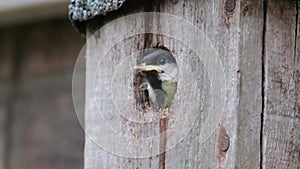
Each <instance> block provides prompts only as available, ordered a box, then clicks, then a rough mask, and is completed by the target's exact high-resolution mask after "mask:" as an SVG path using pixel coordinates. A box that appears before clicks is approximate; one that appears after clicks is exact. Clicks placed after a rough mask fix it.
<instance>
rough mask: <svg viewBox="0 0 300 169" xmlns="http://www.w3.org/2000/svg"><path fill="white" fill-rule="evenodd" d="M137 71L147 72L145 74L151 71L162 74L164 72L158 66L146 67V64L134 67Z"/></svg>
mask: <svg viewBox="0 0 300 169" xmlns="http://www.w3.org/2000/svg"><path fill="white" fill-rule="evenodd" d="M134 69H135V70H141V71H145V72H149V71H153V70H155V71H157V72H158V73H162V72H163V70H162V69H161V68H160V67H158V66H154V65H145V64H144V63H142V64H139V65H137V66H134Z"/></svg>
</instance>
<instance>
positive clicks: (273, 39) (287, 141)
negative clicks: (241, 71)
mask: <svg viewBox="0 0 300 169" xmlns="http://www.w3.org/2000/svg"><path fill="white" fill-rule="evenodd" d="M266 12H267V17H266V35H265V63H264V65H265V99H264V105H265V107H264V122H263V126H264V129H263V134H264V135H263V165H262V166H263V168H299V167H300V153H299V152H300V110H299V107H300V101H299V85H300V83H299V79H300V55H299V19H298V18H299V6H298V7H297V5H296V3H295V1H280V0H276V1H267V11H266Z"/></svg>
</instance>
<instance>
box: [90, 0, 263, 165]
mask: <svg viewBox="0 0 300 169" xmlns="http://www.w3.org/2000/svg"><path fill="white" fill-rule="evenodd" d="M225 4H226V2H225V1H217V0H214V1H207V0H200V1H197V0H191V1H184V0H180V1H172V0H166V1H154V2H152V3H149V4H140V5H141V6H144V9H146V10H150V11H160V12H165V13H170V14H174V15H177V16H179V17H182V18H184V19H186V20H187V21H189V22H190V23H192V24H194V25H195V26H196V27H197V28H198V29H199V30H201V31H202V32H203V33H204V35H205V36H206V37H207V38H208V39H209V40H210V41H211V43H212V45H213V46H214V47H215V49H216V50H217V52H218V53H219V56H220V60H221V63H222V65H223V67H224V69H223V71H224V74H225V79H226V83H227V87H226V96H225V98H226V103H225V106H224V109H223V112H220V113H221V115H220V116H219V117H217V118H215V121H217V125H216V127H215V128H214V129H213V132H212V133H210V134H209V135H208V136H207V138H206V139H205V140H204V141H203V140H201V138H202V136H201V131H202V129H203V128H205V127H206V125H207V124H205V122H207V121H209V120H211V119H210V118H209V117H210V116H209V114H207V113H206V111H205V109H206V108H208V107H209V104H207V102H208V103H209V102H210V99H211V97H212V96H211V95H210V94H211V93H207V92H208V91H211V90H216V89H214V88H210V86H209V85H208V84H210V83H211V82H210V78H211V77H209V75H207V72H206V71H207V70H206V69H205V66H204V64H203V62H202V61H201V60H199V59H198V60H197V57H195V55H196V54H195V51H193V50H191V49H190V48H189V47H188V45H189V44H187V45H185V44H183V43H182V42H180V41H177V40H176V39H174V38H171V37H168V36H162V35H155V34H154V35H151V34H145V35H139V36H133V37H132V38H128V39H125V40H124V41H122V42H121V43H120V44H117V45H116V46H114V48H113V49H112V51H115V52H111V53H108V54H107V57H106V59H103V60H102V61H103V62H102V63H100V64H99V63H98V62H97V59H98V58H97V53H99V52H101V51H104V50H105V49H104V48H105V47H108V46H110V45H111V44H110V43H112V42H114V41H115V40H116V39H118V38H119V37H118V34H119V33H120V32H121V31H123V30H124V29H125V27H126V28H127V27H130V25H127V24H128V23H127V24H126V23H123V25H122V26H120V27H111V28H110V29H107V30H104V31H102V32H100V33H99V34H98V35H99V36H97V37H95V36H94V37H92V42H93V43H88V44H87V47H88V50H87V54H88V57H87V81H89V80H92V79H93V78H94V77H93V74H95V73H96V71H97V69H98V67H97V66H99V65H100V67H102V68H103V67H104V69H105V70H106V72H105V71H101V72H98V73H97V76H100V77H101V78H100V77H99V79H103V81H102V82H101V83H100V84H101V85H102V87H103V86H105V85H106V84H105V81H106V79H107V80H109V81H111V80H112V79H111V78H112V74H113V72H114V70H116V67H115V68H114V65H116V64H117V65H118V64H119V63H120V62H121V60H122V58H125V59H124V60H125V61H124V64H125V65H126V64H127V65H134V64H136V63H138V61H139V59H140V58H141V54H138V53H135V54H133V55H132V56H133V59H132V57H129V55H130V54H132V52H134V51H136V50H137V49H143V48H145V47H153V46H156V45H157V44H159V45H163V46H165V47H167V48H169V49H170V50H171V51H172V52H173V53H174V54H175V55H176V59H177V61H178V62H179V64H181V67H180V69H181V70H185V69H183V68H184V66H185V65H188V67H189V68H190V69H191V70H192V71H191V72H192V73H190V74H187V73H186V72H185V71H183V72H181V73H183V76H181V79H180V80H181V81H180V83H179V85H181V90H179V91H178V93H177V95H176V96H177V100H176V99H175V101H174V103H173V105H172V108H173V111H174V110H176V109H177V108H179V107H178V106H179V105H180V103H181V102H182V103H183V104H190V105H191V107H193V106H195V105H197V104H199V103H200V105H202V107H201V108H200V109H198V111H196V113H197V112H198V113H199V114H198V116H199V118H197V120H196V121H195V122H194V123H195V125H194V126H193V127H192V128H191V130H190V131H189V132H188V133H187V135H186V136H185V137H184V139H183V140H181V141H180V142H179V144H177V145H176V146H175V147H173V148H171V149H170V150H169V151H167V152H166V168H172V169H173V168H175V169H176V168H178V169H181V168H235V167H237V168H242V167H246V168H258V167H259V166H260V125H261V124H260V122H261V116H260V115H261V113H262V104H261V100H262V98H261V86H262V83H261V81H262V32H263V8H262V0H255V1H246V0H244V1H237V2H236V3H234V4H233V5H234V8H233V10H231V11H230V12H228V11H226V9H225V6H226V5H225ZM124 6H126V5H125V4H124ZM144 9H143V8H141V9H140V10H139V11H143V10H144ZM99 22H100V21H99ZM162 22H167V21H166V20H163V19H162V18H147V20H146V23H149V25H151V24H152V27H158V25H160V24H161V23H162ZM95 23H97V21H91V22H90V26H92V27H93V28H91V27H88V28H87V32H88V33H89V36H90V35H91V33H92V32H94V30H95V27H97V24H96V25H95ZM98 27H99V26H98ZM152 27H151V26H150V27H147V25H146V26H145V27H144V28H142V29H148V30H152V29H154V28H152ZM160 29H163V30H165V31H170V32H172V31H173V33H174V36H176V34H180V33H182V34H185V32H180V30H181V29H182V28H181V27H179V26H178V25H176V24H175V23H169V24H168V26H165V27H161V28H160ZM187 35H188V34H187ZM196 37H197V35H195V37H188V36H187V38H189V39H188V40H189V41H190V42H191V43H192V44H194V45H195V44H196V46H197V45H198V46H199V48H200V49H201V48H203V47H206V46H205V45H206V44H205V43H203V42H199V41H196ZM108 41H109V42H108ZM95 44H96V45H95ZM108 44H109V45H108ZM191 46H192V45H191ZM192 49H193V48H192ZM204 59H205V58H204ZM96 63H97V64H99V65H97V64H96ZM111 67H113V68H111ZM215 69H221V68H220V67H215ZM195 74H197V76H194V75H195ZM132 76H133V74H126V71H124V72H123V73H120V74H118V75H117V79H119V78H121V79H123V78H125V79H132ZM195 77H196V78H195ZM113 78H114V79H115V77H113ZM113 81H114V80H113ZM126 83H127V82H126ZM220 83H222V82H220ZM194 86H197V87H198V90H199V91H193V90H192V91H189V90H187V89H189V88H192V89H194V88H193V87H194ZM86 88H87V91H86V92H87V93H86V98H87V100H86V103H87V104H86V123H85V124H86V125H87V126H86V127H89V128H88V129H90V130H91V131H95V132H96V130H98V132H99V133H98V134H99V138H100V137H101V130H99V126H100V125H99V123H100V122H99V121H95V120H93V118H95V115H96V113H99V110H98V109H97V107H96V105H95V103H92V100H91V98H92V97H91V96H92V95H93V92H95V91H94V90H95V89H93V85H92V84H89V83H87V86H86ZM98 88H99V85H98ZM96 90H100V91H102V90H103V89H101V88H99V89H96ZM114 90H118V91H119V92H120V94H119V95H118V96H119V97H121V98H122V96H124V94H125V95H126V93H123V94H121V93H122V90H120V89H118V87H116V88H114ZM99 93H101V92H99ZM195 93H196V94H195ZM197 94H200V96H202V97H198V96H197ZM97 97H98V98H99V99H100V100H99V102H98V103H99V104H100V105H98V106H99V107H101V108H102V109H101V110H102V111H100V112H101V113H102V112H105V111H107V112H110V111H111V110H113V109H114V106H113V105H111V104H109V103H108V102H106V100H109V99H108V98H110V96H109V95H104V94H99V95H97ZM189 98H196V99H194V100H193V101H191V102H188V101H187V99H189ZM249 102H250V103H251V104H249ZM117 103H121V102H117ZM120 105H122V104H120ZM123 110H125V108H124V109H123ZM178 110H180V109H178ZM111 112H114V111H111ZM171 112H172V109H171ZM175 112H176V111H175ZM214 113H215V112H214ZM192 115H193V114H192ZM218 119H220V121H218ZM115 120H116V119H114V120H111V121H110V122H113V121H115ZM175 120H176V117H175ZM114 125H115V126H120V127H122V128H123V130H122V132H123V134H124V133H125V134H126V133H127V134H129V135H130V136H138V137H141V136H145V135H154V134H156V133H157V131H159V128H158V124H155V123H154V124H152V125H151V126H150V125H148V126H147V125H145V126H141V125H132V124H130V122H128V121H123V122H118V123H117V124H114ZM169 125H170V126H171V125H172V121H171V122H170V123H169ZM100 129H101V128H100ZM175 132H181V131H175ZM136 133H138V135H136ZM202 134H203V133H202ZM204 134H207V133H204ZM225 135H228V136H229V137H230V147H229V149H228V151H226V152H223V151H221V150H220V141H221V140H222V138H223V136H225ZM102 137H104V136H103V135H102ZM96 139H97V138H96ZM116 139H117V138H116ZM107 141H109V140H107ZM133 144H135V145H136V148H145V149H146V148H147V147H138V144H137V143H133ZM113 148H116V149H117V148H118V145H115V147H113ZM91 168H159V160H158V157H157V156H153V157H146V158H125V157H122V156H118V155H116V154H112V153H110V152H108V151H107V150H105V148H103V147H102V148H101V146H99V145H97V144H95V142H93V140H92V138H91V137H89V136H88V134H87V136H86V144H85V169H91Z"/></svg>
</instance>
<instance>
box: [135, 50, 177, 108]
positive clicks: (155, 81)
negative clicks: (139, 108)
mask: <svg viewBox="0 0 300 169" xmlns="http://www.w3.org/2000/svg"><path fill="white" fill-rule="evenodd" d="M134 69H135V70H137V71H138V72H141V73H142V75H143V79H142V84H141V85H140V89H141V90H147V91H148V94H149V100H150V103H151V105H152V106H153V107H154V108H156V109H157V110H164V109H166V108H168V107H169V106H170V104H171V102H172V100H173V99H174V96H175V94H176V91H177V77H178V65H177V62H176V59H175V58H174V56H173V55H172V54H171V53H170V52H169V51H168V50H165V49H154V50H152V51H150V52H148V53H146V54H145V55H144V56H143V58H142V60H141V63H140V64H138V65H137V66H135V67H134Z"/></svg>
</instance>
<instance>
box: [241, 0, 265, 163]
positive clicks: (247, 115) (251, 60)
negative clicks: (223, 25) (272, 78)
mask: <svg viewBox="0 0 300 169" xmlns="http://www.w3.org/2000/svg"><path fill="white" fill-rule="evenodd" d="M263 21H264V11H263V0H255V1H241V6H240V47H239V51H240V52H239V60H240V61H239V70H238V72H237V73H238V75H239V89H238V90H239V105H238V123H237V125H238V130H237V141H236V144H237V154H236V158H237V161H236V167H237V168H259V167H260V161H261V159H260V148H261V147H260V146H259V145H260V143H261V139H260V134H261V114H262V90H261V88H262V76H263V75H262V74H263V73H262V72H263V71H262V46H263V42H262V40H263V39H262V37H263V23H264V22H263Z"/></svg>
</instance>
